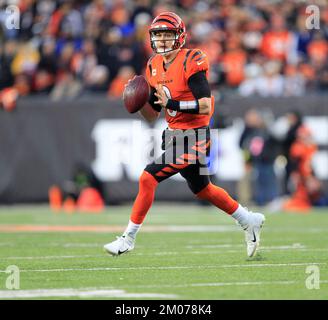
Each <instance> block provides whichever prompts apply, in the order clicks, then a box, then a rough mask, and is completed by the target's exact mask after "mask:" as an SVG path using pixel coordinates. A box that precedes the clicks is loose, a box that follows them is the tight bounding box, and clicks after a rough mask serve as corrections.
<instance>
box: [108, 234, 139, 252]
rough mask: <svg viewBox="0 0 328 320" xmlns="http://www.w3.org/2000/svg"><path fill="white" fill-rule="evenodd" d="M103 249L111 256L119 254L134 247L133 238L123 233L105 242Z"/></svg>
mask: <svg viewBox="0 0 328 320" xmlns="http://www.w3.org/2000/svg"><path fill="white" fill-rule="evenodd" d="M104 249H105V251H106V252H107V253H109V254H111V255H112V256H119V255H121V254H123V253H126V252H129V251H131V250H133V249H134V239H133V238H132V237H130V236H128V235H125V234H123V235H122V236H120V237H117V239H116V240H115V241H113V242H110V243H107V244H105V245H104Z"/></svg>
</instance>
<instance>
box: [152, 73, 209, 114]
mask: <svg viewBox="0 0 328 320" xmlns="http://www.w3.org/2000/svg"><path fill="white" fill-rule="evenodd" d="M188 86H189V88H190V90H191V92H192V94H193V96H194V97H195V100H192V101H177V100H172V99H168V97H167V96H166V94H165V92H164V90H163V87H162V86H161V85H158V86H157V87H156V90H157V92H155V96H156V97H157V98H158V101H155V104H157V105H160V106H162V107H164V108H167V109H170V110H176V111H178V112H184V113H193V114H210V113H211V103H212V99H211V90H210V86H209V84H208V81H207V78H206V72H205V71H199V72H196V73H194V74H193V75H192V76H190V78H189V79H188Z"/></svg>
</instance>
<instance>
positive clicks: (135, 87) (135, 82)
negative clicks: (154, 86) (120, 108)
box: [123, 76, 149, 113]
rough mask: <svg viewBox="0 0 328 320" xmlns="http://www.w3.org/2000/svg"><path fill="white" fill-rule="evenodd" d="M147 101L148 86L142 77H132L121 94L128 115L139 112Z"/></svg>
mask: <svg viewBox="0 0 328 320" xmlns="http://www.w3.org/2000/svg"><path fill="white" fill-rule="evenodd" d="M148 100H149V85H148V82H147V80H146V79H145V77H144V76H134V78H133V79H132V80H129V82H128V84H127V85H126V87H125V89H124V92H123V101H124V105H125V107H126V109H127V110H128V111H129V112H130V113H135V112H137V111H138V110H140V109H141V108H142V107H143V106H144V105H145V103H146V102H147V101H148Z"/></svg>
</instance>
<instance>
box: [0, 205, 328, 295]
mask: <svg viewBox="0 0 328 320" xmlns="http://www.w3.org/2000/svg"><path fill="white" fill-rule="evenodd" d="M129 212H130V207H128V206H122V207H108V208H107V209H106V212H104V213H102V214H98V215H97V214H72V215H68V214H65V213H59V214H54V213H52V212H51V211H50V210H49V209H48V208H47V207H28V206H21V207H20V206H15V207H2V208H0V299H8V298H9V299H13V298H25V299H27V298H28V299H79V298H83V299H122V300H125V299H147V300H148V299H187V300H191V299H215V300H217V299H327V298H328V268H327V263H328V246H327V244H328V210H327V209H323V210H316V211H313V212H312V213H310V214H308V215H301V214H286V213H279V214H268V213H267V214H266V218H267V219H266V223H265V226H264V228H263V231H262V239H261V248H260V251H259V253H258V255H257V256H256V257H254V258H252V259H248V258H247V257H246V249H245V245H244V234H243V232H242V231H241V230H240V229H239V227H238V226H237V225H236V224H235V222H234V221H233V219H231V218H230V217H228V216H226V215H225V214H222V213H220V212H218V210H216V209H215V208H213V207H203V206H197V205H185V206H183V205H171V206H170V205H160V204H158V205H156V204H155V205H154V206H153V208H152V209H151V212H150V213H149V214H148V216H147V219H146V221H145V223H144V226H143V229H142V230H141V232H140V233H139V234H138V238H137V243H136V248H135V250H134V251H132V252H130V253H128V254H126V255H122V256H120V257H118V258H114V257H111V256H109V255H107V254H106V253H104V252H103V248H102V247H103V245H104V244H105V243H107V242H110V241H112V240H113V239H115V236H117V235H120V234H121V231H123V229H124V227H125V225H126V223H127V221H128V218H129ZM264 213H265V212H264ZM37 228H39V229H37ZM47 228H48V229H47ZM52 228H53V229H52ZM10 265H16V266H17V267H18V268H19V270H20V277H19V280H20V290H9V289H7V288H6V283H8V281H9V280H8V277H10V276H11V275H10V274H9V273H6V272H5V271H6V269H7V267H8V266H10ZM313 265H316V266H317V267H313ZM311 268H317V269H318V270H319V274H318V276H319V279H320V289H315V288H314V289H308V288H307V287H306V283H309V284H310V285H311V284H314V282H313V281H311V278H309V279H308V280H307V278H308V277H309V276H310V277H314V274H313V273H306V271H308V272H311V270H312V269H311ZM16 279H17V278H16Z"/></svg>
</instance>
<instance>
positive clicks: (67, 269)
mask: <svg viewBox="0 0 328 320" xmlns="http://www.w3.org/2000/svg"><path fill="white" fill-rule="evenodd" d="M308 265H326V263H324V262H323V263H318V262H307V263H254V264H252V263H249V264H228V265H197V266H195V265H194V266H193V265H190V266H166V267H161V266H151V267H99V268H60V269H59V268H58V269H21V270H20V272H27V273H30V272H70V271H129V270H188V269H193V270H195V269H201V270H202V269H221V268H267V267H273V268H274V267H298V266H308ZM0 272H6V270H0Z"/></svg>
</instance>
